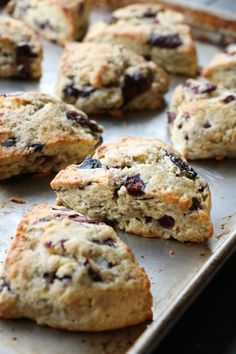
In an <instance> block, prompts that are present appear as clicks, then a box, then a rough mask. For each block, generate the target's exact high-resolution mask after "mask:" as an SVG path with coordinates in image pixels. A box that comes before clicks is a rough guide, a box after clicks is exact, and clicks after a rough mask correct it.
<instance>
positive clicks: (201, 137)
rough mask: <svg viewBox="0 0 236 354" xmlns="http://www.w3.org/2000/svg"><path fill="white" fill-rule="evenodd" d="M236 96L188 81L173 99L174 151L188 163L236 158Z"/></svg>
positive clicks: (197, 82)
mask: <svg viewBox="0 0 236 354" xmlns="http://www.w3.org/2000/svg"><path fill="white" fill-rule="evenodd" d="M235 112H236V93H235V92H234V91H233V90H228V89H225V88H223V87H221V86H217V85H214V84H211V83H205V82H199V81H196V80H187V82H185V83H184V84H182V85H179V86H178V87H177V88H176V89H175V91H174V93H173V96H172V102H171V106H170V111H169V112H168V124H169V130H170V134H171V139H172V142H173V145H174V148H175V149H177V150H178V151H180V153H181V154H183V155H184V157H185V158H187V159H189V160H195V159H206V158H216V159H222V158H224V157H229V158H233V157H236V113H235Z"/></svg>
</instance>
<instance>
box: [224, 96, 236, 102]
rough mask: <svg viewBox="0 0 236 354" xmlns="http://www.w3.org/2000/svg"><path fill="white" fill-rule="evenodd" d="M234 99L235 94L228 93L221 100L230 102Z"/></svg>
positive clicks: (235, 98)
mask: <svg viewBox="0 0 236 354" xmlns="http://www.w3.org/2000/svg"><path fill="white" fill-rule="evenodd" d="M235 100H236V96H234V95H228V96H226V97H225V98H224V99H223V100H222V102H223V103H230V102H232V101H235Z"/></svg>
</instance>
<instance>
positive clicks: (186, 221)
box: [51, 137, 212, 242]
mask: <svg viewBox="0 0 236 354" xmlns="http://www.w3.org/2000/svg"><path fill="white" fill-rule="evenodd" d="M51 186H52V188H53V189H54V190H55V192H56V193H57V196H58V199H57V202H58V204H61V205H65V206H69V207H71V208H73V209H74V210H76V211H78V212H81V213H83V214H85V215H88V216H89V217H94V218H96V219H98V220H108V221H111V222H114V223H115V225H117V226H118V227H119V228H120V229H122V230H125V231H126V232H131V233H134V234H137V235H140V236H145V237H160V238H163V239H168V238H171V237H173V238H175V239H177V240H179V241H181V242H184V241H193V242H202V241H204V240H205V239H207V238H208V237H210V236H211V235H212V223H211V220H210V210H211V194H210V190H209V187H208V184H207V183H206V182H205V181H204V180H203V179H202V178H201V177H200V176H199V175H198V174H197V172H196V171H194V170H193V168H191V167H190V166H189V165H188V164H187V163H186V161H185V160H184V159H183V158H182V156H181V155H180V154H179V153H178V152H177V151H175V150H174V149H172V148H171V147H170V146H168V145H166V144H164V143H163V142H161V141H159V140H157V139H143V138H134V137H123V138H120V139H117V140H115V141H113V142H111V143H108V144H105V145H101V146H100V147H99V148H98V149H97V150H96V153H95V155H94V156H93V158H91V157H88V158H87V159H86V160H85V161H84V162H83V163H82V164H81V165H79V166H77V165H72V166H69V167H68V168H67V169H66V170H63V171H61V172H60V173H59V174H58V175H57V176H56V177H55V179H54V180H53V181H52V182H51Z"/></svg>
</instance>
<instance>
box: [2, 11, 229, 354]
mask: <svg viewBox="0 0 236 354" xmlns="http://www.w3.org/2000/svg"><path fill="white" fill-rule="evenodd" d="M95 17H97V14H96V15H95ZM43 45H44V53H45V55H44V68H43V69H44V70H43V71H44V75H43V77H42V79H41V81H40V82H39V83H32V82H24V81H10V80H9V81H1V82H0V91H1V92H9V91H16V90H18V91H19V90H40V91H42V92H48V93H51V94H54V91H55V81H56V76H57V70H58V63H59V58H60V55H61V52H62V49H61V48H59V47H57V46H55V45H53V44H50V43H48V42H46V41H45V42H43ZM197 47H198V53H199V61H200V64H201V65H204V64H206V63H207V62H208V61H209V60H210V58H211V57H212V56H213V54H215V53H216V52H217V49H216V48H215V47H213V46H210V45H206V44H200V43H198V44H197ZM180 81H181V80H180V79H179V78H178V79H177V78H173V79H172V84H171V86H172V89H173V88H174V87H175V85H176V84H177V83H178V82H180ZM170 97H171V93H168V94H167V96H166V100H167V101H168V100H169V99H170ZM98 121H99V122H100V123H101V124H103V125H104V127H105V135H104V140H105V142H108V141H110V140H112V139H114V138H117V137H119V136H122V135H136V136H145V137H158V138H160V139H162V140H164V141H166V142H169V138H168V133H167V130H166V113H165V109H163V110H161V111H158V112H142V113H133V114H131V113H129V114H127V115H126V116H125V117H124V119H115V118H109V117H107V118H98ZM192 165H193V166H194V168H195V169H196V170H197V171H198V172H199V173H200V174H201V175H202V177H204V178H205V179H206V180H207V181H208V183H209V185H210V187H211V190H212V194H213V211H212V219H213V223H214V226H215V234H214V237H213V238H212V239H211V240H210V241H209V242H208V243H207V244H204V245H189V244H179V243H178V242H176V241H163V240H158V239H145V238H141V237H137V236H135V235H128V234H125V233H122V232H119V235H120V237H121V238H122V239H123V240H124V241H125V242H126V243H127V244H128V245H129V246H130V247H131V249H132V250H133V252H134V254H135V256H136V258H137V260H138V262H139V263H140V264H141V265H142V266H143V267H144V268H145V270H146V271H147V274H148V276H149V278H150V280H151V284H152V294H153V296H154V308H153V311H154V321H153V322H152V323H151V324H150V323H149V324H142V325H139V326H135V327H131V328H126V329H122V330H118V331H112V332H106V333H99V334H83V333H82V334H81V333H67V332H63V331H57V330H54V329H50V328H43V327H39V326H37V325H35V324H34V323H33V322H31V321H26V320H25V321H24V320H22V321H21V320H20V321H2V320H0V354H26V353H27V354H28V353H32V354H45V353H47V354H64V353H66V354H77V353H78V354H123V353H126V352H128V353H129V354H139V353H140V354H141V353H146V352H147V350H148V349H150V347H151V345H152V344H153V343H154V342H157V341H158V340H160V338H161V336H162V335H163V333H164V332H165V331H166V330H167V329H168V328H169V327H170V325H171V324H172V323H173V321H174V320H175V319H176V318H177V317H178V315H179V314H180V313H181V311H182V309H183V308H184V307H185V306H186V305H187V304H188V303H189V302H190V301H191V300H192V299H193V298H194V296H195V295H196V294H197V292H198V291H199V289H200V288H201V287H202V285H204V284H205V283H206V282H207V280H208V279H209V278H210V275H211V274H212V272H213V271H214V270H216V269H218V268H219V267H220V265H221V264H222V262H223V260H224V259H225V258H226V257H227V256H228V255H229V254H230V252H232V251H233V250H234V248H236V183H235V180H236V164H235V160H225V161H202V162H199V163H194V164H192ZM52 177H53V176H48V177H44V178H39V177H32V176H27V177H17V178H15V179H14V180H11V181H6V182H1V183H0V261H2V260H3V258H4V255H5V253H6V250H7V248H8V246H9V244H10V241H11V238H12V236H13V235H14V234H15V229H16V226H17V224H18V222H19V221H20V219H21V217H22V214H23V213H24V212H25V211H26V210H28V209H29V208H30V207H31V206H32V205H33V204H35V203H38V202H42V201H43V202H54V200H55V195H54V193H53V192H52V190H51V189H50V187H49V182H50V180H51V179H52ZM12 197H20V198H23V199H24V200H25V201H26V203H25V204H17V203H14V202H13V201H10V198H12Z"/></svg>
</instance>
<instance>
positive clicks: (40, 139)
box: [0, 92, 103, 179]
mask: <svg viewBox="0 0 236 354" xmlns="http://www.w3.org/2000/svg"><path fill="white" fill-rule="evenodd" d="M102 131H103V129H102V127H101V126H99V125H98V124H97V123H96V122H95V121H91V120H89V119H88V118H87V116H86V114H85V113H83V112H81V111H79V110H77V109H75V107H74V106H71V105H67V104H65V103H63V102H61V101H59V100H56V99H54V98H53V97H51V96H50V95H47V94H42V93H39V92H25V93H23V92H18V93H9V94H5V95H0V179H5V178H8V177H11V176H14V175H19V174H22V173H34V172H37V173H43V174H45V173H49V172H51V171H59V170H60V169H61V168H65V167H66V166H68V165H69V164H71V163H76V161H77V163H78V162H81V161H83V159H84V158H85V157H86V156H87V155H88V154H93V153H94V150H95V148H96V147H97V146H98V145H100V144H101V141H102Z"/></svg>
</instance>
